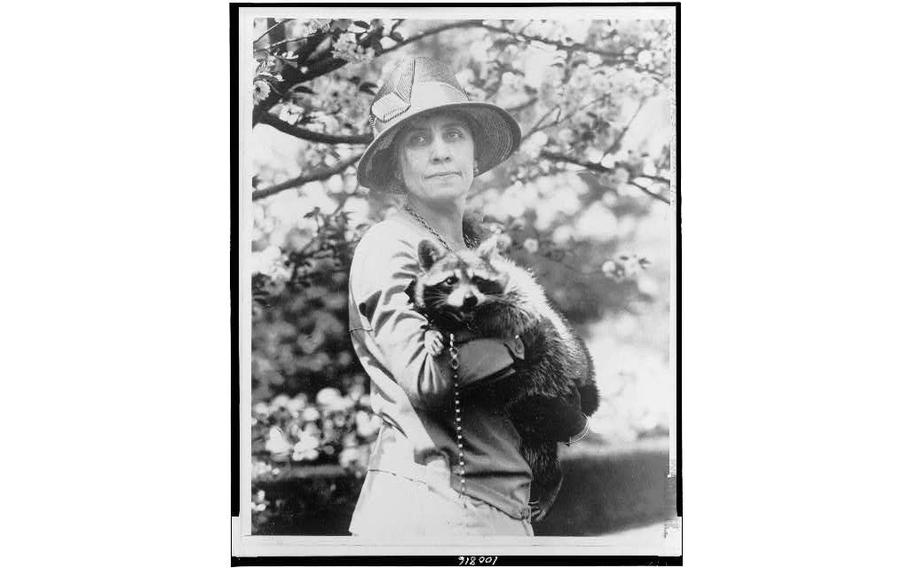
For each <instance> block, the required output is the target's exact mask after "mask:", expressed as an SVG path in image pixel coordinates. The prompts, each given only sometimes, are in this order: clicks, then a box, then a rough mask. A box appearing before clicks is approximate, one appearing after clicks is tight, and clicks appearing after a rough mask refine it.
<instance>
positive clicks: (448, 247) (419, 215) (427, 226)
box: [404, 203, 469, 252]
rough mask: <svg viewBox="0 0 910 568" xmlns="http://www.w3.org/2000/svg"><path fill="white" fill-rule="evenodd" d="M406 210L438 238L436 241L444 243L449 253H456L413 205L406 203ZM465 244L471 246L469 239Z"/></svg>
mask: <svg viewBox="0 0 910 568" xmlns="http://www.w3.org/2000/svg"><path fill="white" fill-rule="evenodd" d="M404 210H405V211H407V212H408V213H410V214H411V217H413V218H414V219H415V220H416V221H417V222H418V223H420V224H421V225H422V226H423V228H424V229H426V230H427V231H429V232H430V233H432V235H433V236H434V237H436V239H437V240H438V241H439V242H440V243H442V246H444V247H445V248H446V250H447V251H449V252H455V250H454V249H453V248H452V246H451V245H449V241H447V240H446V239H444V238H443V236H442V235H440V234H439V232H438V231H437V230H436V229H434V228H433V227H432V226H430V224H429V223H427V220H426V219H424V218H423V216H422V215H421V214H420V213H418V212H417V211H415V210H414V208H413V207H411V205H410V204H409V203H406V204H405V206H404ZM465 244H466V245H467V244H469V243H468V242H467V239H465Z"/></svg>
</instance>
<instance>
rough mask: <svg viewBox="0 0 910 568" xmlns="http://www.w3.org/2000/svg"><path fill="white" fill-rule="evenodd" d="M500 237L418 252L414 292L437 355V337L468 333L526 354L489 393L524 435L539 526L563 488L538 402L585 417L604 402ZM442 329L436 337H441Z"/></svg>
mask: <svg viewBox="0 0 910 568" xmlns="http://www.w3.org/2000/svg"><path fill="white" fill-rule="evenodd" d="M499 242H500V241H499V239H497V238H496V237H495V236H494V237H490V238H488V239H487V240H485V241H483V242H482V243H481V244H480V245H479V246H478V247H477V248H476V249H475V250H473V251H470V250H466V251H459V252H457V253H454V252H448V253H446V252H445V251H443V250H441V249H440V248H438V247H437V246H436V245H435V243H433V242H432V241H429V240H424V241H421V242H420V244H419V245H418V260H419V265H420V270H421V272H420V274H419V276H418V277H417V279H416V280H415V282H414V284H413V287H412V290H411V291H410V293H411V296H412V300H413V302H414V305H415V306H416V308H417V310H418V311H420V312H421V313H423V314H424V315H425V316H426V317H427V319H428V321H429V322H430V324H431V326H432V328H431V329H429V330H428V331H427V333H426V336H425V342H426V345H427V348H428V349H429V350H430V352H431V353H432V354H433V355H439V354H440V353H441V352H442V349H443V340H442V338H443V336H442V334H441V333H440V332H444V333H453V332H458V331H460V330H464V329H468V330H470V331H472V332H473V333H474V334H475V335H476V336H478V337H490V338H503V339H509V338H514V337H516V336H517V337H519V338H520V339H521V341H522V343H523V344H524V347H525V357H524V359H523V360H516V361H515V365H514V367H515V371H516V372H515V373H514V374H513V375H511V376H510V377H508V378H506V379H504V380H500V381H496V382H494V383H493V384H492V385H489V386H485V387H482V388H484V392H483V395H484V396H486V397H488V399H492V400H494V401H496V402H497V403H499V404H501V405H502V407H503V408H504V410H505V412H506V414H507V415H508V416H509V418H510V419H511V420H512V422H513V424H514V425H515V428H516V430H518V432H519V433H520V434H521V437H522V445H521V452H522V455H523V456H524V458H525V459H526V460H527V462H528V464H529V465H530V467H531V471H532V473H533V476H534V481H533V483H532V491H531V500H532V505H533V506H534V507H533V509H534V511H533V517H532V518H533V520H541V519H543V517H544V516H545V515H546V513H547V511H548V510H549V509H550V507H551V506H552V504H553V502H554V501H555V499H556V495H557V494H558V492H559V489H560V487H561V485H562V471H561V469H560V466H559V461H558V459H557V443H556V442H555V441H552V440H546V439H543V438H542V437H541V435H540V432H538V431H537V429H536V427H535V426H536V425H538V424H540V419H539V418H538V419H536V420H535V419H533V418H534V415H535V411H534V408H535V403H539V402H540V401H545V400H548V399H562V400H563V401H572V402H574V403H576V404H578V405H579V406H580V410H581V411H582V412H583V413H584V414H585V415H587V416H590V415H591V414H593V413H594V412H595V411H596V410H597V407H598V404H599V402H600V397H599V393H598V390H597V384H596V383H595V382H594V366H593V363H592V361H591V355H590V353H589V352H588V349H587V347H586V346H585V344H584V342H583V341H582V340H581V338H579V337H578V335H577V334H576V333H575V332H574V331H573V330H572V328H571V327H570V326H569V325H568V323H567V321H566V319H565V318H564V317H563V316H562V315H561V314H559V313H558V312H557V311H556V310H554V309H553V308H552V307H551V306H550V303H549V302H548V301H547V299H546V295H545V293H544V290H543V288H542V287H541V286H540V284H538V283H537V281H536V280H535V279H534V277H533V276H532V275H531V273H530V272H528V271H527V270H525V269H523V268H521V267H519V266H518V265H516V264H515V263H513V262H512V261H510V260H509V259H507V258H505V257H503V256H502V255H501V254H500V251H499ZM437 330H438V331H437Z"/></svg>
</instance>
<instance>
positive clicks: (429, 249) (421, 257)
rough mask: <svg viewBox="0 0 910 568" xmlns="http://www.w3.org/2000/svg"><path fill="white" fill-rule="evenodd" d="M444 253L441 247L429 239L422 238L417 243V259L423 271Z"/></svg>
mask: <svg viewBox="0 0 910 568" xmlns="http://www.w3.org/2000/svg"><path fill="white" fill-rule="evenodd" d="M444 255H445V253H444V252H443V251H442V249H440V248H439V247H437V246H436V244H435V243H434V242H433V241H431V240H427V239H424V240H422V241H420V244H419V245H417V261H418V264H419V265H420V269H421V270H422V271H424V272H426V271H428V270H429V269H430V267H431V266H433V265H434V264H436V261H437V260H439V259H440V258H442V257H443V256H444Z"/></svg>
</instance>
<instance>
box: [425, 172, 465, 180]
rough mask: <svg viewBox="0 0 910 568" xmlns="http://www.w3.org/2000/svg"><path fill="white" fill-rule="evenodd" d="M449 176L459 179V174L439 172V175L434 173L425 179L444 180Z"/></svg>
mask: <svg viewBox="0 0 910 568" xmlns="http://www.w3.org/2000/svg"><path fill="white" fill-rule="evenodd" d="M449 176H458V177H461V173H459V172H439V173H436V174H430V175H428V176H427V179H432V178H446V177H449Z"/></svg>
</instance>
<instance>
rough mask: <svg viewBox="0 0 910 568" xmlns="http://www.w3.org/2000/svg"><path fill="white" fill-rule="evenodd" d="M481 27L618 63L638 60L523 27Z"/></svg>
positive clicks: (483, 25)
mask: <svg viewBox="0 0 910 568" xmlns="http://www.w3.org/2000/svg"><path fill="white" fill-rule="evenodd" d="M480 27H481V28H484V29H486V30H490V31H491V32H499V33H502V34H509V35H511V36H512V37H516V38H521V39H523V40H525V41H537V42H540V43H544V44H547V45H553V46H556V48H557V49H564V50H566V51H584V52H586V53H596V54H597V55H600V56H601V57H604V58H606V59H608V60H609V61H608V63H618V62H620V61H625V62H626V63H634V62H635V60H636V59H635V58H634V57H633V56H632V55H631V54H630V55H626V54H624V53H618V52H615V51H605V50H603V49H596V48H594V47H588V46H586V45H585V44H584V42H578V43H574V44H568V43H563V42H561V41H557V40H555V39H547V38H542V37H536V36H530V35H526V34H524V33H523V28H522V30H519V31H513V30H510V29H508V28H506V27H504V26H491V25H489V24H484V23H481V24H480Z"/></svg>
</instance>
